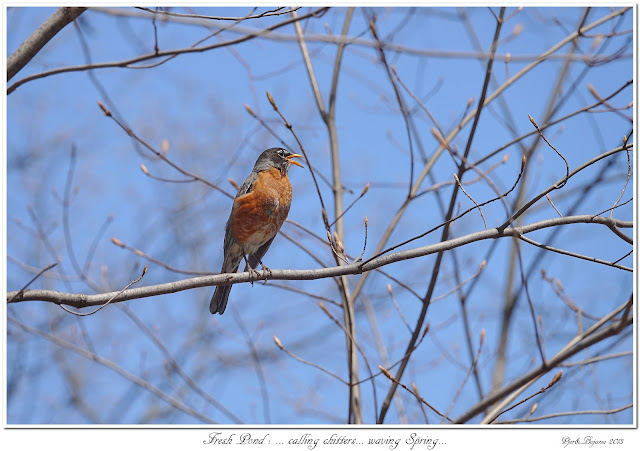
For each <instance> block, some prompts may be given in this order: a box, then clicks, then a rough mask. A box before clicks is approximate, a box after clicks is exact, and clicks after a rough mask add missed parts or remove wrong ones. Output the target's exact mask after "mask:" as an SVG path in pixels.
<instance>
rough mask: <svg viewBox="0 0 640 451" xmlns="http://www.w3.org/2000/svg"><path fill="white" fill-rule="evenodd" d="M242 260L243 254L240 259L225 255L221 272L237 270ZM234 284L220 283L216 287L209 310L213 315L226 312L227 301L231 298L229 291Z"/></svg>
mask: <svg viewBox="0 0 640 451" xmlns="http://www.w3.org/2000/svg"><path fill="white" fill-rule="evenodd" d="M241 261H242V256H240V257H239V258H238V259H235V258H233V259H231V258H227V257H226V256H225V260H224V263H223V264H222V270H221V271H220V272H221V273H234V272H236V271H237V270H238V266H240V262H241ZM232 286H233V285H218V286H217V287H216V290H215V291H214V292H213V296H212V297H211V302H210V303H209V311H210V312H211V314H212V315H215V314H216V313H220V314H221V315H222V314H223V313H224V309H226V308H227V301H228V300H229V293H230V292H231V287H232Z"/></svg>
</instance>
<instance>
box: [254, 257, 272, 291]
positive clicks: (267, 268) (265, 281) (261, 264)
mask: <svg viewBox="0 0 640 451" xmlns="http://www.w3.org/2000/svg"><path fill="white" fill-rule="evenodd" d="M253 257H254V258H255V259H256V260H258V262H259V263H260V266H262V269H263V270H264V271H266V272H267V273H268V274H269V275H268V276H267V278H266V279H264V283H263V284H262V285H265V284H266V283H267V279H268V278H269V277H271V268H269V267H268V266H267V265H265V264H264V263H262V260H260V259H259V258H256V256H255V255H254V256H253Z"/></svg>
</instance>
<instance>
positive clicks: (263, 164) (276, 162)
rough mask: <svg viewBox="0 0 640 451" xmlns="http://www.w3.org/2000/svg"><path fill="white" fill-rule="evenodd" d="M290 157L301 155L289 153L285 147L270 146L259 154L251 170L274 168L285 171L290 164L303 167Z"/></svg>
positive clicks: (299, 156) (300, 156)
mask: <svg viewBox="0 0 640 451" xmlns="http://www.w3.org/2000/svg"><path fill="white" fill-rule="evenodd" d="M292 158H302V155H298V154H297V153H291V152H289V151H288V150H287V149H283V148H281V147H272V148H270V149H267V150H265V151H264V152H262V153H261V154H260V156H259V157H258V161H256V164H255V166H254V167H253V172H260V171H266V170H267V169H271V168H276V169H280V170H281V171H283V172H284V173H286V172H287V171H288V170H289V167H290V166H291V165H292V164H294V165H296V166H300V167H301V168H302V167H304V166H302V165H301V164H300V163H298V162H297V161H295V160H292Z"/></svg>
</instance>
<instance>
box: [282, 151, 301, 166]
mask: <svg viewBox="0 0 640 451" xmlns="http://www.w3.org/2000/svg"><path fill="white" fill-rule="evenodd" d="M286 158H287V160H289V163H291V164H295V165H296V166H300V167H301V168H304V166H302V165H301V164H300V163H298V162H297V161H296V160H292V158H303V157H302V155H298V154H297V153H294V154H291V155H289V156H288V157H286Z"/></svg>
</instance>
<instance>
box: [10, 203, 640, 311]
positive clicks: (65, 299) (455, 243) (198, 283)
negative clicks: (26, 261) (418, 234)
mask: <svg viewBox="0 0 640 451" xmlns="http://www.w3.org/2000/svg"><path fill="white" fill-rule="evenodd" d="M567 224H602V225H605V226H607V227H619V228H633V222H632V221H622V220H619V219H615V218H606V217H602V216H592V215H579V216H565V217H563V218H552V219H545V220H543V221H539V222H535V223H532V224H528V225H524V226H521V227H509V228H507V229H505V230H503V231H500V230H498V229H497V228H493V229H489V230H482V231H480V232H475V233H471V234H468V235H464V236H461V237H458V238H454V239H451V240H448V241H443V242H440V243H435V244H431V245H428V246H423V247H418V248H415V249H409V250H406V251H400V252H395V253H392V254H386V255H382V256H380V257H377V258H374V259H372V260H369V261H368V262H365V263H362V262H358V263H353V264H350V265H343V266H333V267H330V268H319V269H298V270H293V269H272V270H270V271H265V270H262V271H255V272H253V273H251V274H250V273H249V272H241V273H235V274H216V275H212V276H201V277H193V278H190V279H183V280H177V281H175V282H169V283H163V284H159V285H150V286H146V287H139V288H132V289H130V290H127V291H124V292H122V293H120V294H119V295H117V294H118V292H111V293H100V294H93V295H87V294H82V293H62V292H59V291H54V290H26V291H24V292H22V293H20V292H19V291H10V292H8V293H7V302H8V303H17V302H25V301H46V302H53V303H54V304H64V305H69V306H72V307H76V308H83V307H90V306H94V305H100V304H103V303H105V302H107V301H109V300H111V301H110V302H111V303H116V302H123V301H128V300H132V299H140V298H146V297H151V296H158V295H162V294H169V293H177V292H179V291H184V290H190V289H193V288H201V287H209V286H213V285H224V284H236V283H242V282H255V281H256V280H267V279H271V280H317V279H326V278H330V277H337V276H345V275H349V274H362V273H366V272H369V271H372V270H374V269H377V268H380V267H382V266H386V265H390V264H392V263H396V262H399V261H403V260H409V259H414V258H419V257H424V256H426V255H431V254H435V253H438V252H444V251H447V250H451V249H455V248H457V247H460V246H464V245H466V244H469V243H474V242H477V241H484V240H493V239H497V238H504V237H510V236H516V237H519V236H520V235H524V234H527V233H531V232H534V231H536V230H542V229H546V228H550V227H557V226H560V225H567ZM116 295H117V296H116ZM114 296H115V297H114Z"/></svg>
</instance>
